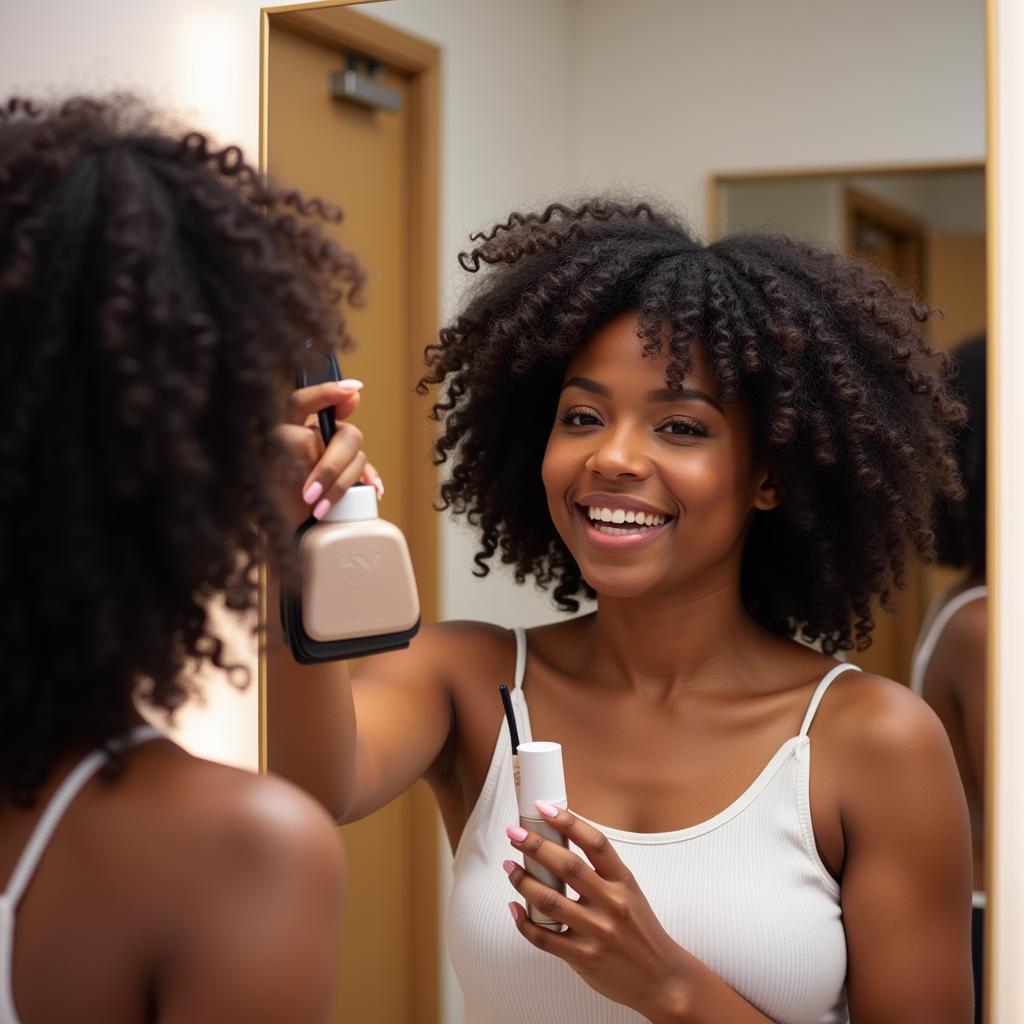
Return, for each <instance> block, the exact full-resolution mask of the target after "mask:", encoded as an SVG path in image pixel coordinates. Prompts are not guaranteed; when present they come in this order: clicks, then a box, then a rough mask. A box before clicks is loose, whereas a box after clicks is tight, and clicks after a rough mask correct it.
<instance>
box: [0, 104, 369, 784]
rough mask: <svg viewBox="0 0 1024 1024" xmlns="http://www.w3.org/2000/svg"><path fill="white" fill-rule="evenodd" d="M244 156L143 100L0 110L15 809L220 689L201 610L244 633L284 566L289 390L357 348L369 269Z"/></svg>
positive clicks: (8, 692) (7, 648)
mask: <svg viewBox="0 0 1024 1024" xmlns="http://www.w3.org/2000/svg"><path fill="white" fill-rule="evenodd" d="M312 214H317V215H318V216H327V217H338V216H340V214H336V213H332V211H330V210H327V209H325V208H324V207H323V206H322V205H321V204H319V203H311V204H306V203H304V202H303V201H302V200H301V199H300V198H299V197H298V196H296V195H295V194H294V193H279V192H275V191H273V190H271V189H270V188H268V187H267V186H266V185H265V184H264V183H263V182H262V181H261V180H260V178H259V176H258V175H257V174H256V173H255V172H254V171H253V170H252V168H251V167H249V166H248V165H247V164H245V162H244V160H243V159H242V155H241V153H240V152H239V150H238V149H237V148H235V147H229V148H227V149H223V150H217V149H215V148H213V147H212V146H211V145H210V144H209V142H208V141H207V139H206V138H205V137H204V136H202V135H201V134H198V133H196V132H191V133H188V134H181V133H170V132H168V131H166V130H164V129H162V128H160V127H159V125H158V124H157V122H156V119H155V118H154V116H153V115H152V114H151V113H149V112H147V111H146V110H145V109H144V108H143V107H142V106H141V105H140V104H139V103H138V102H136V101H134V100H131V99H130V98H123V97H122V98H112V99H108V100H101V101H97V100H88V99H76V100H71V101H67V102H64V103H61V104H59V105H53V106H45V105H39V106H36V105H34V104H32V103H29V102H25V101H18V100H12V101H10V102H9V103H8V104H7V105H6V107H4V108H3V109H2V110H0V592H2V593H3V595H4V612H3V615H2V616H0V651H2V652H3V669H2V672H0V791H6V793H7V795H9V796H10V797H11V798H13V799H14V800H16V801H20V802H24V801H26V800H29V799H31V797H32V795H33V793H34V791H35V790H36V789H37V788H38V787H39V785H40V784H41V783H42V781H43V780H44V779H45V778H46V775H47V773H48V771H49V769H50V767H51V766H52V764H53V761H54V759H55V758H56V757H57V756H58V755H59V754H60V753H61V751H63V750H65V749H67V748H68V747H69V746H71V745H73V744H78V743H82V744H92V743H102V742H104V741H105V740H108V739H109V738H110V737H111V736H112V735H114V734H116V733H118V732H119V731H121V730H122V729H123V728H125V727H126V725H127V724H128V722H129V716H130V712H131V702H132V698H133V695H135V694H136V693H137V692H138V689H139V687H140V685H141V686H143V687H144V688H145V691H146V697H147V698H148V700H150V701H151V702H153V703H155V704H156V705H158V706H162V707H164V708H166V709H173V708H174V707H176V706H178V705H179V704H181V703H182V702H183V701H184V700H185V699H187V697H188V695H189V685H188V683H187V681H186V678H185V677H186V675H187V673H186V670H189V671H191V670H194V669H197V668H199V667H200V666H201V665H202V664H203V663H204V662H206V663H210V664H213V665H215V666H218V667H224V665H223V655H222V644H221V642H220V640H219V639H218V637H217V635H216V632H215V630H214V629H213V627H212V625H211V619H210V617H209V613H208V605H209V603H210V601H211V598H214V597H219V596H223V597H224V599H225V602H226V604H227V606H228V607H229V608H231V609H234V610H237V611H239V612H247V611H251V610H252V609H253V608H254V607H255V605H256V601H257V594H258V586H257V581H256V566H257V564H258V559H259V558H260V557H262V555H263V554H264V553H265V552H266V551H267V546H266V545H269V553H270V554H271V555H273V554H282V553H283V552H284V551H285V550H286V544H287V528H286V525H285V522H284V519H283V517H282V515H281V513H280V512H279V510H278V508H277V504H276V502H275V498H274V493H273V491H272V489H271V488H272V484H271V479H270V477H271V474H270V473H268V472H267V464H268V459H270V458H271V457H272V456H273V455H274V454H275V452H276V445H275V442H274V430H275V427H276V425H277V423H278V421H279V412H280V409H279V406H280V402H279V398H280V384H281V380H282V377H283V375H285V374H287V373H288V372H289V371H290V370H292V369H293V367H294V365H295V361H296V358H297V355H298V353H299V351H300V348H301V346H302V344H303V340H304V339H305V338H307V337H310V336H313V337H316V338H318V339H322V340H323V341H324V342H325V343H336V344H343V343H344V342H345V341H346V337H345V330H344V323H343V321H342V319H341V317H340V315H339V314H338V313H337V312H336V301H337V300H338V299H339V298H340V297H341V296H342V294H343V293H347V294H348V296H350V297H351V296H352V294H353V293H354V292H356V291H357V290H358V287H359V284H360V271H359V268H358V266H357V265H356V264H355V262H354V260H353V259H352V258H351V257H349V256H347V255H346V254H344V253H342V252H341V251H340V250H339V249H338V248H337V247H336V246H334V245H333V243H331V242H329V241H328V240H327V239H326V238H325V237H324V236H323V235H322V234H321V233H320V231H319V230H318V228H317V227H316V225H315V224H313V223H310V221H309V217H310V215H312Z"/></svg>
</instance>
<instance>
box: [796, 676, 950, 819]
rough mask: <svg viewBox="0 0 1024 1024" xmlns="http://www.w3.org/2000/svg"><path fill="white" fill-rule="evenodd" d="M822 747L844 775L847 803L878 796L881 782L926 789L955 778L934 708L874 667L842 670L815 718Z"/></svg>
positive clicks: (817, 744)
mask: <svg viewBox="0 0 1024 1024" xmlns="http://www.w3.org/2000/svg"><path fill="white" fill-rule="evenodd" d="M812 735H813V738H814V743H815V755H816V756H818V755H819V752H820V753H821V754H822V755H823V756H825V757H827V758H828V760H829V761H831V762H832V763H833V765H834V766H835V767H836V769H837V771H836V775H837V776H840V777H842V779H843V780H844V782H843V785H842V790H843V795H844V798H845V802H847V803H849V802H851V801H852V802H854V803H856V802H859V798H860V797H862V796H863V797H864V798H865V799H866V800H867V801H868V802H872V801H874V800H875V797H876V796H877V794H878V790H879V787H883V788H885V787H888V788H889V789H890V790H892V789H893V788H900V789H902V790H903V791H904V792H905V793H911V792H913V791H918V792H920V793H921V794H924V793H927V792H928V791H929V790H930V789H932V788H933V787H934V785H935V784H936V783H937V782H938V780H939V779H941V778H945V777H948V780H949V781H950V783H951V784H953V783H955V781H956V779H957V775H956V763H955V760H954V758H953V752H952V748H951V747H950V743H949V737H948V736H947V734H946V730H945V728H944V727H943V725H942V722H941V721H940V720H939V718H938V716H937V715H936V714H935V712H934V711H933V710H932V709H931V708H930V707H929V706H928V705H927V704H926V703H925V701H923V700H922V699H921V698H920V697H919V696H917V694H915V693H913V692H912V691H911V690H910V689H909V688H908V687H906V686H904V685H903V684H902V683H898V682H895V681H894V680H892V679H887V678H886V677H884V676H880V675H875V674H874V673H870V672H844V673H842V674H841V675H840V676H839V677H838V678H837V679H836V680H835V682H834V683H833V684H832V687H831V688H830V690H829V693H828V694H827V695H826V698H825V700H824V701H823V702H822V705H821V708H820V710H819V714H818V718H817V719H816V720H815V724H814V733H813V734H812Z"/></svg>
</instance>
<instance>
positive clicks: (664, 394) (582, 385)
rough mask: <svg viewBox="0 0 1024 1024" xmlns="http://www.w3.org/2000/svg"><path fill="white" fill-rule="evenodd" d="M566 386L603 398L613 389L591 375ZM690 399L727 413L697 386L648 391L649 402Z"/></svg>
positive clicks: (571, 379) (564, 386) (570, 380)
mask: <svg viewBox="0 0 1024 1024" xmlns="http://www.w3.org/2000/svg"><path fill="white" fill-rule="evenodd" d="M566 388H579V389H580V390H581V391H589V392H590V393H591V394H592V395H600V396H601V398H611V397H612V389H611V388H610V387H608V386H607V385H606V384H601V383H600V382H599V381H596V380H591V379H590V378H589V377H570V378H569V379H568V380H567V381H566V382H565V383H564V384H563V385H562V390H563V391H564V390H565V389H566ZM688 399H697V400H698V401H701V402H707V403H708V405H710V406H712V407H714V408H715V409H717V410H718V411H719V412H720V413H721V414H722V415H723V416H724V415H725V409H723V408H722V404H721V403H720V402H719V401H718V399H717V398H714V397H712V396H711V395H709V394H708V393H707V392H706V391H700V390H698V389H697V388H678V389H673V388H658V389H657V390H655V391H648V392H647V401H648V402H685V401H687V400H688Z"/></svg>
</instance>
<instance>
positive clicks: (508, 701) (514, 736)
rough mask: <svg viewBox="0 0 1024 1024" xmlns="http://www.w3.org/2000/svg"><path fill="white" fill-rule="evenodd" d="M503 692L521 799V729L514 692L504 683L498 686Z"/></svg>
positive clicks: (517, 795)
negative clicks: (513, 698) (517, 718)
mask: <svg viewBox="0 0 1024 1024" xmlns="http://www.w3.org/2000/svg"><path fill="white" fill-rule="evenodd" d="M498 692H499V693H500V694H501V703H502V704H503V705H504V706H505V722H506V723H507V724H508V738H509V741H510V742H511V744H512V781H513V782H514V783H515V786H516V799H517V800H518V799H519V757H518V754H519V729H518V728H516V713H515V711H513V709H512V694H510V693H509V692H508V687H507V686H506V685H505V684H504V683H502V684H501V686H499V687H498Z"/></svg>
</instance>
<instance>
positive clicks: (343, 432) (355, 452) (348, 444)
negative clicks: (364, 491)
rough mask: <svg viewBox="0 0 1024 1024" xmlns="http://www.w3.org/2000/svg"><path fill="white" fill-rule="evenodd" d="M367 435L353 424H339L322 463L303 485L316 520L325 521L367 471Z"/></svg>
mask: <svg viewBox="0 0 1024 1024" xmlns="http://www.w3.org/2000/svg"><path fill="white" fill-rule="evenodd" d="M362 447H363V434H362V431H361V430H359V428H358V427H355V426H353V425H352V424H351V423H339V424H338V429H337V432H336V433H335V435H334V437H332V438H331V443H330V444H329V445H328V446H327V448H326V450H325V451H324V454H323V456H322V457H321V458H320V460H319V462H317V464H316V465H315V466H314V467H313V470H312V472H311V473H310V474H309V476H308V477H307V478H306V482H305V483H304V484H303V485H302V498H303V500H304V501H305V502H306V504H307V505H311V506H312V509H313V517H314V518H315V519H322V518H323V517H324V516H325V515H326V513H327V511H328V509H330V507H331V506H332V505H333V504H334V503H335V502H336V501H337V500H338V499H339V498H340V497H341V496H342V495H343V494H344V493H345V491H347V490H348V489H349V488H350V487H351V486H352V485H353V484H354V483H358V482H359V481H360V480H361V479H362V477H363V474H364V472H365V471H366V466H367V462H366V455H365V454H364V452H363V450H362Z"/></svg>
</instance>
